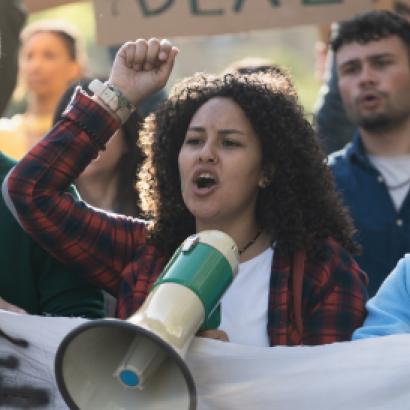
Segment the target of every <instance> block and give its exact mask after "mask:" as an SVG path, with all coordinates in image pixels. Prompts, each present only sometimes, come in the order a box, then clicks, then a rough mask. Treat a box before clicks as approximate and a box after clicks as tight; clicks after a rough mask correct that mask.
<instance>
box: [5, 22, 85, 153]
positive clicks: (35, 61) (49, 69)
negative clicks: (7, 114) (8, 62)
mask: <svg viewBox="0 0 410 410" xmlns="http://www.w3.org/2000/svg"><path fill="white" fill-rule="evenodd" d="M21 40H22V46H21V52H20V73H21V78H22V82H23V83H24V86H25V88H26V90H27V110H26V111H25V112H24V113H23V114H16V115H14V116H13V117H12V118H3V119H1V120H0V150H2V151H3V152H4V153H5V154H7V155H8V156H11V157H12V158H14V159H17V160H18V159H20V158H21V157H22V156H23V155H24V154H25V153H26V152H27V151H28V150H29V148H30V147H32V146H33V145H34V144H35V143H37V142H38V141H39V140H40V138H41V137H43V136H44V134H45V133H46V132H47V131H48V130H49V129H50V127H51V125H52V118H53V113H54V109H55V107H56V105H57V103H58V101H59V99H60V97H61V96H62V94H63V93H64V91H65V90H66V88H67V87H68V86H69V85H70V84H71V83H72V82H73V81H74V80H76V79H78V78H79V77H80V76H81V75H82V74H83V71H84V60H83V57H82V56H83V54H82V49H81V46H80V43H79V39H78V36H77V35H76V33H75V31H74V29H73V28H72V27H71V26H70V25H67V23H63V22H60V21H41V22H37V23H33V24H32V25H29V26H27V27H26V28H25V29H24V30H23V32H22V34H21Z"/></svg>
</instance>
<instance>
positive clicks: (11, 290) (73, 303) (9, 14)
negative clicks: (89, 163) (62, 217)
mask: <svg viewBox="0 0 410 410" xmlns="http://www.w3.org/2000/svg"><path fill="white" fill-rule="evenodd" d="M0 10H1V13H0V34H1V38H0V39H1V45H2V48H1V49H2V53H0V72H1V73H4V76H2V77H1V78H2V80H1V81H2V85H4V87H0V101H1V102H2V104H3V106H5V105H7V103H8V100H9V98H10V95H11V93H12V90H11V88H12V87H11V86H12V85H13V86H14V82H15V77H13V75H7V73H6V72H5V71H4V70H6V69H13V67H14V68H16V65H15V64H13V62H12V61H13V58H12V57H13V56H15V55H17V52H18V41H17V39H18V30H19V27H20V26H21V25H22V24H23V22H24V16H25V14H24V8H23V5H22V3H21V2H20V1H10V2H1V5H0ZM3 12H4V14H3ZM10 24H13V27H12V28H11V27H10ZM12 34H13V35H14V36H15V38H16V41H13V40H12V39H13V37H12ZM8 40H10V42H8ZM6 41H7V44H5V43H4V42H6ZM10 59H11V60H10ZM16 63H17V61H16ZM16 71H17V69H16ZM12 78H14V80H12ZM10 81H11V83H10ZM14 165H15V161H13V160H12V159H11V158H9V157H7V156H6V155H5V154H4V153H2V152H1V150H0V181H1V182H3V180H4V178H5V176H6V174H7V173H8V172H9V171H10V169H11V168H12V167H13V166H14ZM72 195H75V193H74V192H72ZM0 244H1V246H0V247H1V251H0V265H1V272H2V273H1V275H0V309H3V310H10V311H14V312H20V313H23V312H25V313H29V314H37V315H43V314H44V315H59V316H84V317H89V318H99V317H102V316H103V314H104V310H103V307H104V305H103V296H102V293H101V291H100V290H99V289H97V288H96V287H95V286H93V285H91V284H90V283H89V282H88V281H87V280H86V279H85V278H84V277H83V276H80V275H78V274H76V273H73V272H69V271H68V269H66V268H65V267H64V266H63V265H62V264H61V263H60V262H58V261H57V260H56V259H54V258H53V257H51V256H50V255H49V254H47V253H46V252H45V251H44V250H43V249H42V248H41V247H40V246H38V245H37V244H36V243H35V242H34V241H33V240H32V239H31V238H30V236H28V235H27V234H26V233H25V232H24V231H23V229H22V228H21V227H20V226H19V225H18V223H17V222H16V220H15V219H14V217H13V215H12V214H11V213H10V211H9V210H8V209H7V207H6V205H5V203H4V201H3V198H2V197H1V198H0Z"/></svg>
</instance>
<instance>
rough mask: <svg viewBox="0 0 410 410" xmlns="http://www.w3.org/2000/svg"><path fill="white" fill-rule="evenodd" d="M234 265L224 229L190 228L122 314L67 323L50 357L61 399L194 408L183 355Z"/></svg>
mask: <svg viewBox="0 0 410 410" xmlns="http://www.w3.org/2000/svg"><path fill="white" fill-rule="evenodd" d="M238 265H239V254H238V248H237V246H236V244H235V242H234V241H233V240H232V238H231V237H230V236H228V235H226V234H225V233H223V232H220V231H215V230H213V231H203V232H200V233H198V234H196V235H192V236H190V237H189V238H187V239H186V240H185V241H184V242H183V243H182V245H181V246H180V247H179V248H178V249H177V251H176V252H175V254H174V255H173V256H172V258H171V259H170V261H169V262H168V264H167V266H166V267H165V268H164V270H163V272H162V273H161V275H160V277H159V278H158V279H157V281H156V282H155V284H154V287H153V288H152V290H151V292H150V293H149V295H148V297H147V298H146V300H145V302H144V303H143V305H142V306H141V308H140V309H138V310H137V312H136V313H135V314H134V315H132V316H131V317H130V318H129V319H127V320H126V321H122V320H117V319H102V320H93V321H89V322H87V323H85V324H82V325H81V326H79V327H77V328H75V329H74V330H73V331H71V332H70V333H69V334H68V335H67V336H66V337H65V338H64V339H63V341H62V342H61V344H60V346H59V348H58V350H57V354H56V359H55V373H56V379H57V384H58V387H59V389H60V392H61V394H62V396H63V398H64V400H65V401H66V403H67V404H68V406H69V407H70V408H71V409H81V410H108V409H110V410H111V409H124V410H125V409H144V410H152V409H158V410H165V409H178V410H184V409H188V410H194V409H196V404H197V398H196V387H195V383H194V380H193V378H192V375H191V372H190V371H189V369H188V367H187V365H186V363H185V361H184V357H185V355H186V352H187V350H188V347H189V345H190V344H191V341H192V339H193V337H194V335H195V334H196V333H197V331H198V330H199V329H200V327H201V325H202V324H203V323H204V322H205V323H209V322H210V321H212V320H213V319H214V318H215V313H216V312H218V313H219V311H218V310H217V307H218V306H219V302H220V299H221V297H222V295H223V294H224V292H225V291H226V289H227V288H228V287H229V285H230V284H231V282H232V280H233V278H234V276H235V275H236V273H237V271H238ZM217 326H218V324H216V325H212V326H206V327H208V328H211V327H213V328H215V327H217Z"/></svg>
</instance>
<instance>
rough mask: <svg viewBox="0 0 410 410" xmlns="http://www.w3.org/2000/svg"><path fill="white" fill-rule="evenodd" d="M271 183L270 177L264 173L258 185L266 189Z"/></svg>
mask: <svg viewBox="0 0 410 410" xmlns="http://www.w3.org/2000/svg"><path fill="white" fill-rule="evenodd" d="M269 183H270V180H269V178H268V177H267V176H265V175H264V176H263V177H262V178H261V179H260V180H259V182H258V187H259V188H261V189H264V188H266V187H267V186H268V185H269Z"/></svg>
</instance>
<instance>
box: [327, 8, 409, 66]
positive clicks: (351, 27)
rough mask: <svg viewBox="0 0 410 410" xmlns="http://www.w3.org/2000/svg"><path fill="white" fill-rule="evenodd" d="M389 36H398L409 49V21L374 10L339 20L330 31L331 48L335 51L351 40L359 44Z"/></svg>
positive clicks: (383, 11)
mask: <svg viewBox="0 0 410 410" xmlns="http://www.w3.org/2000/svg"><path fill="white" fill-rule="evenodd" d="M390 36H398V37H399V38H400V39H401V40H402V41H403V43H404V44H405V45H406V46H407V48H408V50H409V58H410V22H409V21H408V20H406V19H405V18H404V17H401V16H399V15H398V14H396V13H392V12H390V11H386V10H375V11H370V12H367V13H363V14H358V15H357V16H355V17H353V18H351V19H349V20H345V21H342V22H340V23H339V24H338V25H337V27H336V30H335V32H333V33H332V39H331V42H330V45H331V48H332V50H333V51H334V52H337V51H338V50H339V49H340V47H342V46H343V45H345V44H349V43H352V42H358V43H361V44H366V43H369V42H370V41H378V40H381V39H384V38H387V37H390Z"/></svg>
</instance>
